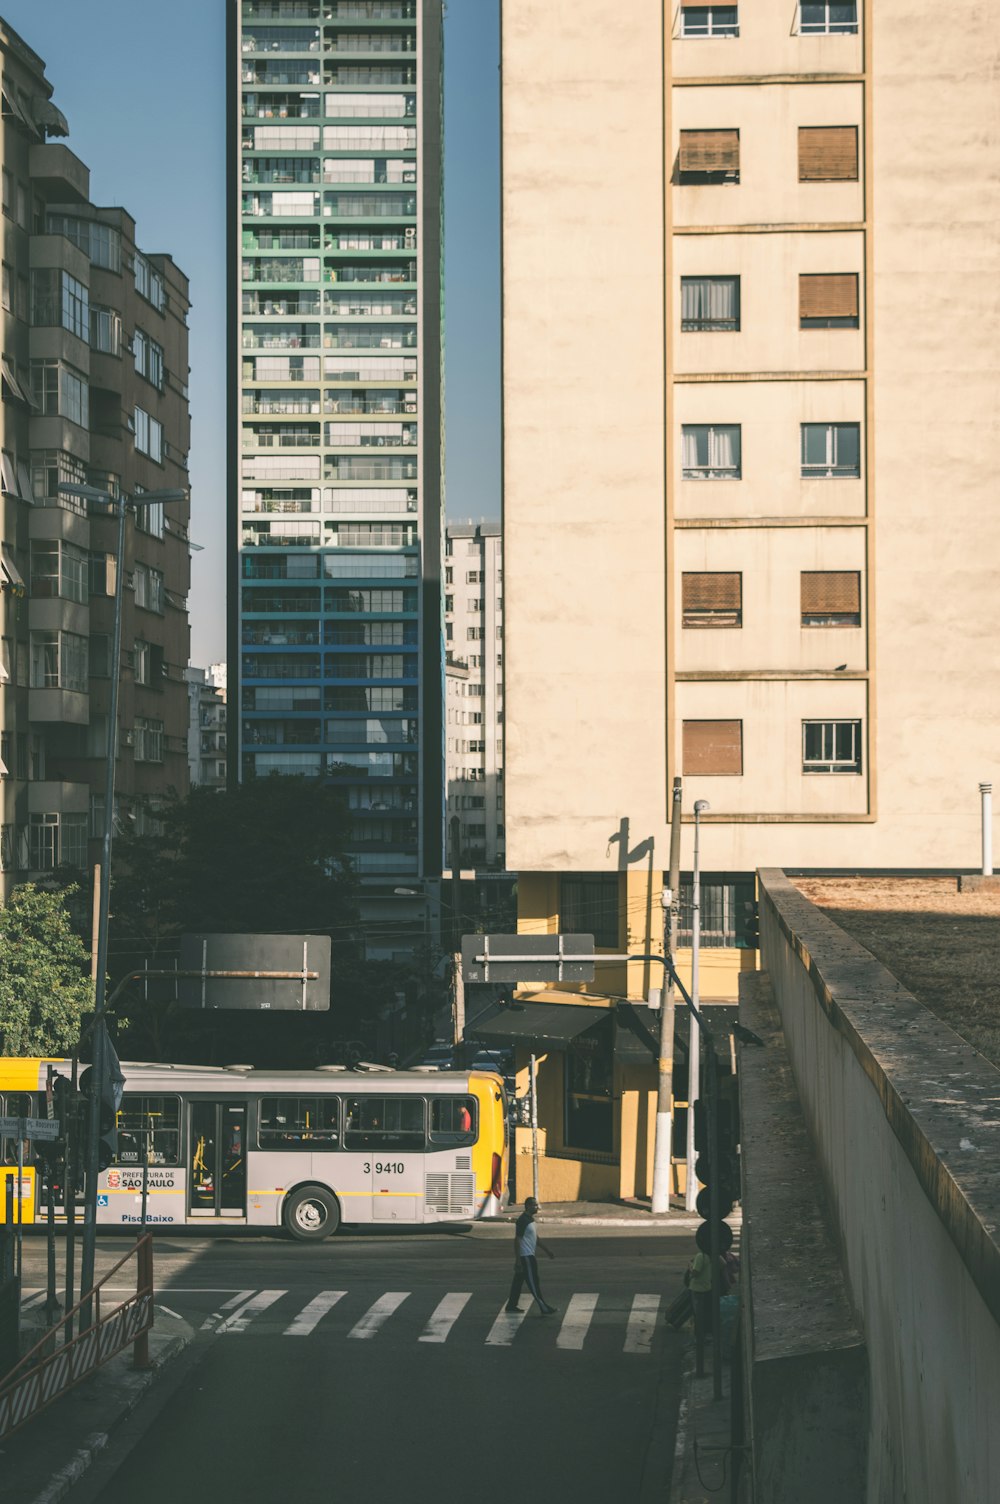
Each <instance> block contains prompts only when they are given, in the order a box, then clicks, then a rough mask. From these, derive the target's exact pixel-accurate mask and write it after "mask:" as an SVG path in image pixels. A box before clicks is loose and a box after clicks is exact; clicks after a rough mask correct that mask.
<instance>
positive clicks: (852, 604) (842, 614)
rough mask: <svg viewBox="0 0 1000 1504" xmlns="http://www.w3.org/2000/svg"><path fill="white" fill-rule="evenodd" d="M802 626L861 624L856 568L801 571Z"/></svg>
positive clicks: (858, 580) (859, 591)
mask: <svg viewBox="0 0 1000 1504" xmlns="http://www.w3.org/2000/svg"><path fill="white" fill-rule="evenodd" d="M801 579H802V585H801V591H802V625H803V626H804V627H860V625H861V575H860V573H859V572H858V571H857V570H856V569H840V570H836V569H828V570H818V569H808V570H805V569H804V570H803V571H802V576H801Z"/></svg>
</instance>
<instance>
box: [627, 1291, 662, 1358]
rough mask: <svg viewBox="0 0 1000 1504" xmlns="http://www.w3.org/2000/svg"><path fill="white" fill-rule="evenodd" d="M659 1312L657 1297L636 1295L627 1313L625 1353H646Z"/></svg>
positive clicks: (658, 1298) (658, 1299)
mask: <svg viewBox="0 0 1000 1504" xmlns="http://www.w3.org/2000/svg"><path fill="white" fill-rule="evenodd" d="M659 1310H660V1297H659V1296H658V1295H636V1296H635V1298H634V1299H633V1301H632V1309H631V1311H630V1312H629V1318H628V1327H627V1328H626V1331H625V1351H626V1352H627V1353H648V1352H649V1349H650V1346H651V1344H652V1341H653V1333H654V1332H655V1331H656V1318H657V1316H658V1314H659Z"/></svg>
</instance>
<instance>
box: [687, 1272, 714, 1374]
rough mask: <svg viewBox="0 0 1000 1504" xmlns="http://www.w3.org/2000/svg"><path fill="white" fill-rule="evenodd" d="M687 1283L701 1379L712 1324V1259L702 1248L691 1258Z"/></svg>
mask: <svg viewBox="0 0 1000 1504" xmlns="http://www.w3.org/2000/svg"><path fill="white" fill-rule="evenodd" d="M686 1283H687V1287H688V1289H689V1290H690V1292H691V1304H692V1307H693V1309H694V1371H695V1377H696V1378H699V1379H700V1378H702V1377H703V1376H704V1373H705V1339H706V1338H707V1336H708V1334H709V1331H710V1329H711V1326H712V1261H711V1259H710V1258H709V1256H708V1254H707V1253H702V1252H701V1250H700V1249H699V1250H698V1252H697V1253H696V1254H695V1256H694V1258H693V1259H692V1260H691V1264H690V1267H689V1268H688V1272H687V1281H686Z"/></svg>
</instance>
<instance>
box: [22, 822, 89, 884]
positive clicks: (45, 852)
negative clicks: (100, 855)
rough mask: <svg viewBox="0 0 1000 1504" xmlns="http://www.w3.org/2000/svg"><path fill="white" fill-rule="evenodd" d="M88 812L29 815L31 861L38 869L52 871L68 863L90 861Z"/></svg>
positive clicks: (82, 863)
mask: <svg viewBox="0 0 1000 1504" xmlns="http://www.w3.org/2000/svg"><path fill="white" fill-rule="evenodd" d="M87 824H88V821H87V816H86V815H85V814H84V815H74V814H50V815H49V814H40V815H39V814H31V815H29V816H28V843H29V858H28V860H29V864H30V866H31V867H32V868H33V869H34V870H35V871H38V872H51V871H52V870H53V868H55V867H58V866H60V865H61V864H65V865H67V866H70V867H80V868H85V867H86V865H87Z"/></svg>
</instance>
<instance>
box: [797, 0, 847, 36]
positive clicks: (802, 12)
mask: <svg viewBox="0 0 1000 1504" xmlns="http://www.w3.org/2000/svg"><path fill="white" fill-rule="evenodd" d="M857 29H858V3H857V0H801V4H800V5H799V32H800V34H801V35H802V36H804V37H805V36H831V35H833V34H834V33H837V32H847V33H849V34H852V35H853V34H854V33H855V32H857Z"/></svg>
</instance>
